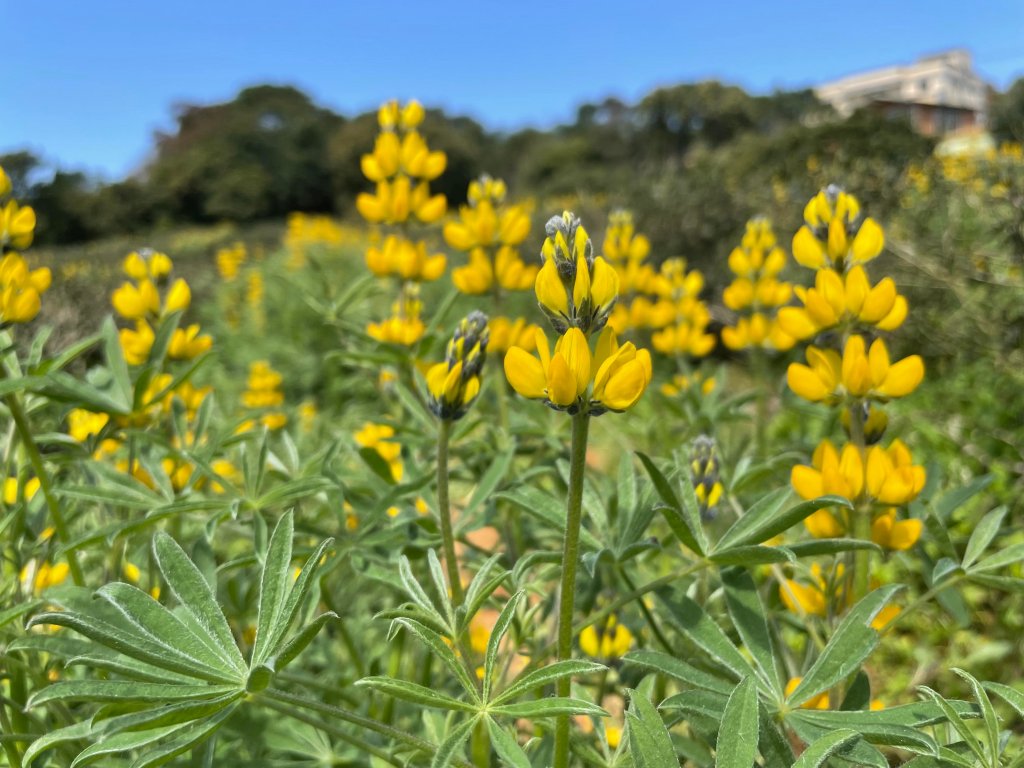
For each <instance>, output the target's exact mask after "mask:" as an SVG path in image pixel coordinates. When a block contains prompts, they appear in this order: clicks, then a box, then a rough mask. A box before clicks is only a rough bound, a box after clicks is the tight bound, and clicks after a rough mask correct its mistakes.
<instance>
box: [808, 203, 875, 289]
mask: <svg viewBox="0 0 1024 768" xmlns="http://www.w3.org/2000/svg"><path fill="white" fill-rule="evenodd" d="M804 221H805V224H804V226H803V227H801V228H800V230H799V231H798V232H797V233H796V236H795V237H794V238H793V258H794V259H796V261H797V263H798V264H801V265H803V266H805V267H810V268H811V269H825V268H831V269H835V270H837V271H838V272H844V271H846V270H847V269H849V268H850V267H854V266H856V265H857V264H863V263H865V262H868V261H870V260H871V259H873V258H875V257H876V256H877V255H878V254H879V253H881V252H882V248H883V247H884V246H885V235H884V234H883V232H882V228H881V227H880V226H878V223H877V222H876V221H875V220H874V219H871V218H866V219H863V220H862V219H861V217H860V203H858V202H857V199H856V198H855V197H854V196H853V195H849V194H847V193H846V192H844V191H843V190H841V189H840V188H839V187H836V186H834V185H833V186H829V187H828V188H827V189H823V190H821V192H819V193H818V194H817V195H816V196H815V197H813V198H811V201H810V202H809V203H808V204H807V207H806V208H805V209H804Z"/></svg>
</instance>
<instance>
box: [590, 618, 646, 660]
mask: <svg viewBox="0 0 1024 768" xmlns="http://www.w3.org/2000/svg"><path fill="white" fill-rule="evenodd" d="M579 642H580V650H581V651H583V653H585V654H586V655H587V656H590V657H592V658H595V659H602V660H604V661H612V660H614V659H618V658H621V657H623V656H625V655H626V653H627V652H628V651H629V649H630V647H632V645H633V633H632V632H630V631H629V628H628V627H627V626H626V625H625V624H620V623H619V621H618V619H617V618H616V616H615V614H612V615H610V616H609V617H608V619H607V621H606V622H605V624H604V626H603V627H598V626H596V625H594V624H591V625H589V626H587V627H585V628H584V629H583V631H582V632H580V640H579Z"/></svg>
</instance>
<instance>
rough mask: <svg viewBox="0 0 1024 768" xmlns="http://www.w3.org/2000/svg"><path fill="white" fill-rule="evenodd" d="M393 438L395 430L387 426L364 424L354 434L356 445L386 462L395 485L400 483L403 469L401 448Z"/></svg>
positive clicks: (371, 423)
mask: <svg viewBox="0 0 1024 768" xmlns="http://www.w3.org/2000/svg"><path fill="white" fill-rule="evenodd" d="M394 436H395V428H394V427H392V426H390V425H388V424H374V423H373V422H367V423H365V424H364V425H363V426H362V428H361V429H360V430H359V431H358V432H356V433H355V435H354V438H355V441H356V443H357V444H358V445H359V446H360V447H362V448H369V449H371V450H373V451H376V452H377V454H378V455H379V456H380V457H381V458H382V459H383V460H384V461H386V462H387V464H388V466H389V467H390V468H391V477H392V478H393V479H394V481H395V482H396V483H398V482H401V480H402V474H403V471H404V468H403V466H402V446H401V444H400V443H397V442H394V441H392V440H391V439H390V438H392V437H394Z"/></svg>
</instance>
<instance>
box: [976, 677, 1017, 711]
mask: <svg viewBox="0 0 1024 768" xmlns="http://www.w3.org/2000/svg"><path fill="white" fill-rule="evenodd" d="M982 685H983V686H985V688H986V690H989V691H991V692H992V693H994V694H995V695H996V696H998V697H999V698H1001V699H1002V700H1003V701H1005V702H1006V703H1007V704H1009V705H1010V706H1011V707H1013V708H1014V709H1015V710H1017V714H1019V715H1020V716H1021V717H1024V693H1022V692H1021V691H1018V690H1017V689H1016V688H1011V687H1010V686H1008V685H1003V684H1002V683H990V682H984V683H982Z"/></svg>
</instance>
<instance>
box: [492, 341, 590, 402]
mask: <svg viewBox="0 0 1024 768" xmlns="http://www.w3.org/2000/svg"><path fill="white" fill-rule="evenodd" d="M534 339H535V344H536V347H537V351H538V353H539V355H540V357H539V359H538V358H537V357H534V356H533V355H531V354H530V353H528V352H526V351H525V350H523V349H521V348H520V347H512V348H511V349H509V351H508V353H507V354H506V355H505V376H506V377H507V378H508V382H509V384H511V385H512V388H513V389H514V390H515V391H516V392H518V393H519V394H520V395H522V396H523V397H528V398H531V399H536V400H541V399H542V400H546V401H547V402H549V403H550V404H551V405H553V406H556V407H560V408H568V407H570V406H573V405H576V404H577V400H578V399H579V398H580V396H581V395H583V393H584V392H586V391H587V388H588V387H589V386H590V366H591V362H592V361H591V355H590V347H589V346H588V345H587V337H586V336H584V335H583V332H582V331H581V330H580V329H579V328H576V327H573V328H569V329H568V330H567V331H566V332H565V333H564V334H563V335H562V336H561V337H560V338H559V339H558V341H557V342H556V343H555V351H554V354H552V353H551V349H550V347H549V346H548V339H547V336H546V335H545V334H544V332H543V331H542V330H540V329H538V330H537V333H536V334H535V337H534Z"/></svg>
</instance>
